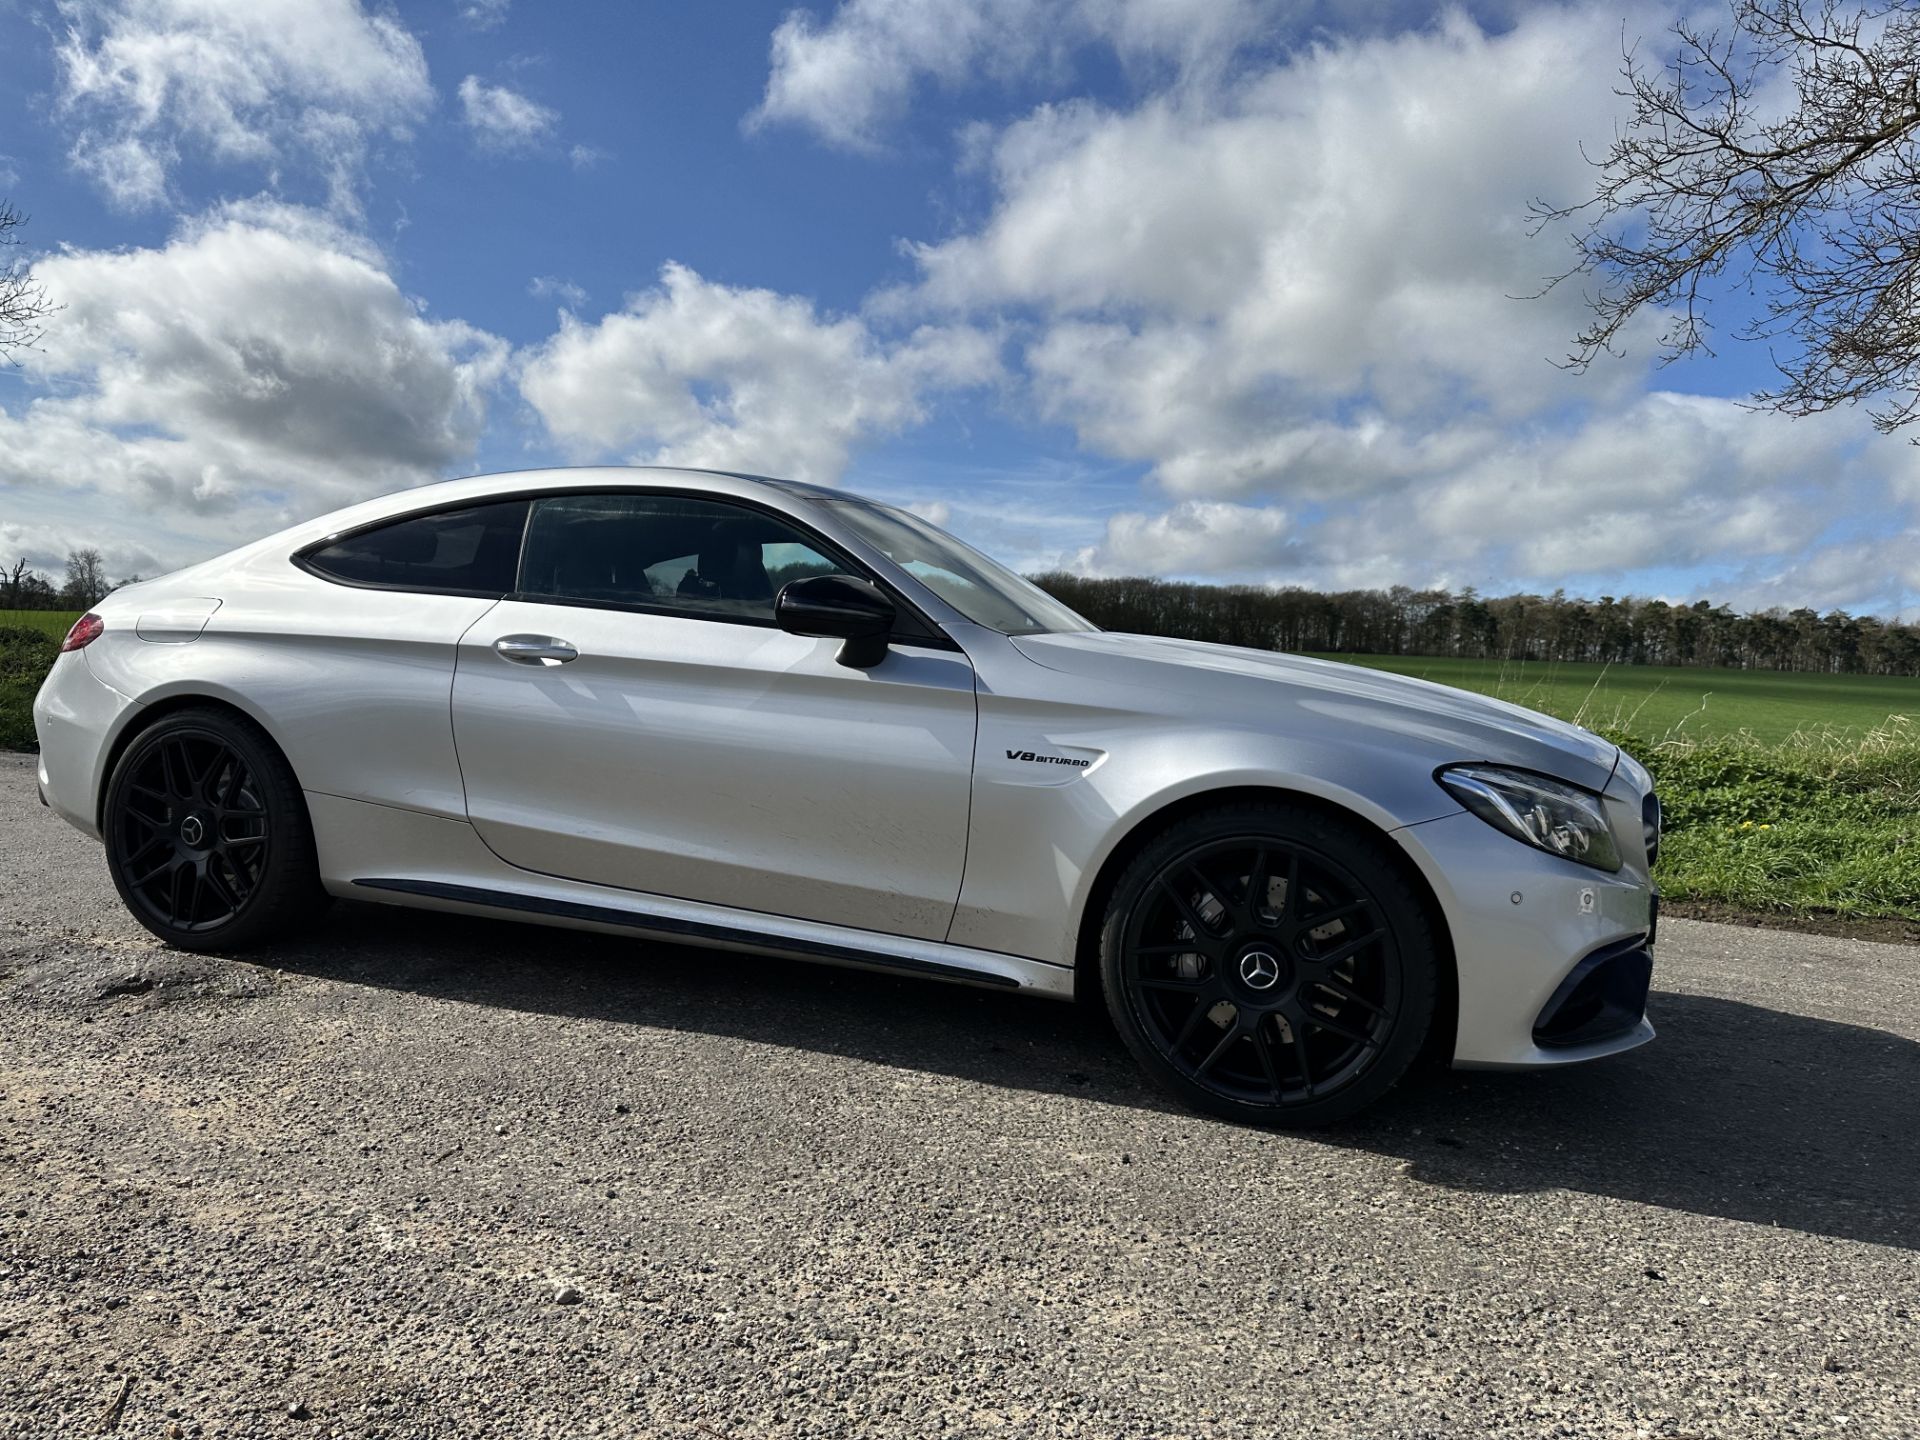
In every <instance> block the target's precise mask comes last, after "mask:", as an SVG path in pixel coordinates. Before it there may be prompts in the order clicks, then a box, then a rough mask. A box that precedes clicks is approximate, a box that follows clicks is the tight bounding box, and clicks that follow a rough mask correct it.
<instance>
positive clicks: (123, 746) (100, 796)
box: [93, 690, 312, 834]
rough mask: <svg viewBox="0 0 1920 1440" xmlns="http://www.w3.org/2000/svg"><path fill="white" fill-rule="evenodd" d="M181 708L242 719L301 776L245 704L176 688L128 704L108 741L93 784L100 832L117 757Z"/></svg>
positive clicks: (283, 748) (270, 730)
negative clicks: (125, 712)
mask: <svg viewBox="0 0 1920 1440" xmlns="http://www.w3.org/2000/svg"><path fill="white" fill-rule="evenodd" d="M182 710H224V711H226V712H227V713H229V714H231V715H234V716H237V717H238V718H239V719H242V720H245V721H246V722H247V723H248V724H250V725H252V726H253V727H254V729H256V730H258V731H259V732H260V733H261V734H262V735H263V736H264V737H265V738H266V741H267V743H268V744H270V745H272V746H273V748H274V749H275V750H276V751H278V752H279V754H280V758H281V759H282V760H284V761H286V762H287V768H288V769H289V770H292V771H293V774H294V779H295V780H296V781H297V780H298V779H299V778H300V772H299V771H298V770H297V769H295V768H294V764H293V757H292V756H291V755H289V754H287V747H286V746H285V745H283V744H281V743H280V737H279V736H277V735H275V734H274V733H273V728H272V727H271V726H269V725H268V724H267V723H266V722H265V721H264V720H262V719H261V718H260V716H258V715H256V714H254V713H253V712H252V710H250V709H249V708H248V707H247V706H245V705H241V704H238V703H236V702H235V701H233V700H231V699H228V698H227V697H225V696H222V695H215V694H209V693H207V692H205V691H198V690H181V691H176V692H174V693H171V694H167V695H162V696H160V697H159V698H157V699H154V700H149V701H143V702H142V703H140V704H139V705H137V706H132V707H129V709H128V711H127V717H126V720H125V722H124V723H123V724H122V725H121V726H120V728H119V729H118V730H117V731H116V732H115V733H114V736H113V738H112V740H111V741H110V742H109V743H108V745H107V749H106V753H105V755H104V757H103V758H102V760H101V764H100V773H99V776H98V778H97V780H96V781H95V783H94V788H93V821H94V824H95V825H96V826H98V827H100V828H101V832H102V833H103V834H104V833H105V826H106V818H107V814H106V812H107V790H108V787H109V786H110V785H111V784H112V781H113V772H114V769H115V768H116V767H117V766H118V765H119V764H120V757H121V756H122V755H124V754H126V752H127V747H128V746H129V745H131V744H133V742H134V741H135V740H137V739H139V738H140V736H141V735H143V734H145V733H146V732H147V731H149V730H151V729H152V728H153V727H154V726H155V725H157V724H159V723H160V722H161V721H162V720H164V719H166V718H167V717H168V716H169V715H177V714H178V713H179V712H180V711H182ZM303 803H304V795H303ZM308 823H309V824H311V823H312V822H311V818H309V822H308Z"/></svg>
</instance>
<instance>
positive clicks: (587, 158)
mask: <svg viewBox="0 0 1920 1440" xmlns="http://www.w3.org/2000/svg"><path fill="white" fill-rule="evenodd" d="M612 158H613V152H612V151H610V150H602V149H601V148H600V147H599V146H598V145H575V146H574V147H573V148H572V149H570V150H568V151H567V163H568V164H569V165H571V166H573V168H574V169H576V170H591V169H593V167H594V166H596V165H604V164H605V163H606V162H607V161H609V160H611V159H612Z"/></svg>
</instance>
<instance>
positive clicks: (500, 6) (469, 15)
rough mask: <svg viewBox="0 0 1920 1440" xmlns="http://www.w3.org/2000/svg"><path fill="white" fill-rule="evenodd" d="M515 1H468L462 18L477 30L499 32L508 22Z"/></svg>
mask: <svg viewBox="0 0 1920 1440" xmlns="http://www.w3.org/2000/svg"><path fill="white" fill-rule="evenodd" d="M512 8H513V0H466V3H465V4H464V5H462V6H461V7H460V18H461V19H462V20H464V21H466V22H467V24H469V25H471V26H472V27H473V28H474V29H476V30H497V29H499V28H500V27H501V26H502V25H504V24H506V22H507V12H508V11H509V10H511V9H512Z"/></svg>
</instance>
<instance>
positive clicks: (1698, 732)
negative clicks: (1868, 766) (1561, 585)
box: [1320, 655, 1920, 745]
mask: <svg viewBox="0 0 1920 1440" xmlns="http://www.w3.org/2000/svg"><path fill="white" fill-rule="evenodd" d="M1320 658H1322V659H1326V660H1341V661H1345V662H1347V663H1349V664H1353V665H1365V666H1367V667H1369V668H1371V669H1376V670H1391V671H1392V672H1393V673H1394V674H1396V675H1416V676H1418V677H1420V678H1421V679H1423V680H1434V681H1438V682H1439V683H1440V684H1442V685H1457V686H1459V687H1460V688H1461V689H1463V690H1477V691H1479V692H1480V693H1481V694H1483V695H1494V696H1497V697H1499V698H1500V699H1502V700H1509V701H1512V702H1513V703H1514V704H1515V705H1524V706H1526V707H1527V708H1528V709H1529V710H1543V711H1545V712H1546V713H1547V714H1549V715H1558V716H1559V717H1560V718H1561V719H1563V720H1577V721H1579V722H1580V723H1581V724H1582V725H1588V726H1592V727H1593V728H1595V729H1601V728H1606V729H1619V730H1630V731H1632V732H1633V733H1634V734H1635V735H1638V736H1641V737H1643V738H1645V739H1651V740H1655V741H1662V740H1669V739H1675V740H1677V739H1690V740H1706V739H1713V738H1717V737H1719V736H1723V735H1740V734H1746V735H1751V736H1752V737H1753V738H1754V739H1756V740H1758V741H1761V742H1762V743H1763V744H1769V745H1773V744H1780V743H1782V742H1784V741H1786V740H1788V739H1789V738H1790V737H1793V736H1795V735H1805V734H1808V733H1811V732H1818V731H1832V732H1836V733H1838V734H1841V735H1852V736H1862V735H1866V734H1867V733H1869V732H1870V731H1873V730H1876V729H1881V728H1884V727H1886V726H1887V725H1888V723H1889V722H1890V721H1893V717H1895V716H1904V717H1913V718H1915V719H1920V679H1904V678H1896V677H1887V676H1878V675H1797V674H1788V673H1785V672H1783V671H1778V670H1702V669H1691V668H1681V667H1678V666H1661V665H1614V666H1604V665H1559V664H1550V663H1548V662H1546V661H1520V662H1515V661H1508V662H1505V663H1503V662H1501V661H1498V660H1448V659H1435V658H1431V657H1427V656H1420V655H1325V656H1322V657H1320ZM1893 723H1894V724H1899V723H1900V722H1899V721H1893Z"/></svg>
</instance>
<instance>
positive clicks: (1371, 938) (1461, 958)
mask: <svg viewBox="0 0 1920 1440" xmlns="http://www.w3.org/2000/svg"><path fill="white" fill-rule="evenodd" d="M34 720H35V724H36V726H37V728H38V731H39V739H40V774H39V778H40V793H41V796H42V798H43V799H44V800H45V801H46V803H47V804H49V805H51V806H52V807H53V808H54V809H55V810H56V811H58V812H59V813H60V814H61V815H63V816H64V817H65V818H66V819H68V820H69V821H71V822H72V823H73V824H75V825H77V826H79V827H80V829H82V830H83V831H85V832H86V833H87V834H89V835H92V836H95V837H97V838H98V839H100V840H101V841H102V842H103V843H104V847H105V851H106V861H107V865H108V867H109V869H110V870H111V872H112V877H113V882H114V884H115V886H116V887H117V888H118V890H119V893H120V895H121V897H122V898H123V899H124V900H125V902H126V904H127V907H128V908H129V909H130V910H131V911H132V912H133V914H134V916H135V917H137V918H138V920H139V921H140V923H141V924H143V925H145V926H146V927H147V928H148V929H149V930H151V931H152V932H153V933H154V934H155V935H157V936H159V937H160V938H161V939H162V940H164V941H166V942H167V943H168V944H170V945H174V946H179V947H182V948H185V949H192V950H218V951H225V950H238V949H242V948H245V947H252V946H260V945H265V944H269V943H270V942H272V941H273V940H274V939H275V938H276V937H283V936H287V935H289V934H290V933H297V932H298V931H299V929H300V928H301V927H303V926H307V925H310V924H312V923H314V921H315V920H316V918H317V916H318V913H319V910H320V908H321V907H322V905H323V904H324V903H325V901H326V900H327V899H328V897H342V898H350V899H354V900H361V901H375V902H379V903H383V904H388V905H404V906H417V907H422V908H425V909H431V910H442V911H453V912H457V913H460V914H465V915H480V916H494V917H503V918H508V919H516V920H525V921H531V922H534V923H538V924H545V925H559V926H571V927H576V928H579V929H586V930H595V931H601V932H605V933H609V934H616V935H625V936H633V937H646V938H651V939H658V940H669V941H675V942H682V943H693V944H698V945H705V946H709V947H717V949H715V950H713V951H712V952H711V953H712V954H713V957H714V958H713V962H712V963H714V964H715V965H723V964H725V963H726V961H725V958H724V953H723V952H725V951H727V950H745V951H754V952H759V953H762V954H771V955H777V956H790V957H794V958H796V959H801V960H811V961H824V962H827V963H831V964H836V965H846V966H854V967H858V968H863V969H870V970H880V971H892V972H905V973H907V974H911V975H920V976H931V977H937V978H939V979H944V980H951V981H958V982H961V983H965V984H971V985H980V986H991V987H999V988H1003V989H1008V990H1024V991H1031V992H1033V993H1035V994H1037V995H1043V996H1053V997H1059V998H1071V997H1073V996H1076V995H1080V996H1086V997H1089V998H1096V999H1097V1000H1099V1001H1101V1002H1103V1003H1104V1005H1105V1007H1106V1009H1107V1011H1108V1013H1109V1014H1110V1015H1111V1017H1112V1019H1113V1023H1114V1025H1115V1026H1116V1027H1117V1029H1118V1031H1119V1033H1120V1036H1121V1038H1122V1039H1123V1040H1124V1042H1125V1043H1126V1045H1127V1046H1128V1047H1129V1048H1130V1049H1131V1050H1132V1052H1133V1053H1134V1054H1135V1056H1137V1057H1138V1059H1139V1061H1140V1063H1141V1064H1142V1065H1143V1066H1144V1067H1145V1068H1146V1069H1147V1070H1148V1071H1149V1072H1150V1073H1151V1074H1152V1075H1153V1076H1154V1077H1155V1078H1157V1079H1158V1080H1159V1081H1160V1082H1161V1083H1162V1084H1164V1085H1165V1086H1166V1087H1167V1088H1168V1089H1170V1090H1171V1091H1172V1092H1173V1093H1174V1094H1175V1095H1177V1096H1178V1097H1180V1098H1181V1099H1182V1100H1184V1101H1186V1102H1188V1103H1189V1104H1192V1105H1195V1106H1198V1107H1202V1108H1205V1109H1208V1110H1211V1111H1214V1112H1217V1113H1220V1114H1224V1115H1227V1116H1230V1117H1233V1118H1236V1119H1240V1120H1246V1121H1253V1122H1258V1123H1265V1124H1282V1125H1287V1124H1315V1123H1324V1122H1327V1121H1330V1120H1334V1119H1338V1118H1340V1117H1343V1116H1345V1115H1348V1114H1351V1113H1352V1112H1353V1111H1355V1110H1356V1109H1358V1108H1359V1107H1361V1106H1362V1105H1365V1104H1366V1103H1368V1102H1369V1101H1371V1100H1373V1099H1375V1098H1377V1097H1378V1096H1379V1095H1380V1094H1381V1093H1382V1092H1384V1091H1385V1090H1386V1089H1387V1088H1388V1087H1389V1086H1391V1085H1392V1084H1394V1083H1395V1081H1396V1080H1398V1079H1399V1078H1400V1077H1401V1076H1402V1075H1403V1074H1404V1073H1405V1072H1406V1071H1407V1069H1408V1068H1409V1066H1410V1065H1412V1064H1413V1063H1414V1062H1415V1061H1416V1060H1417V1059H1418V1058H1420V1057H1421V1056H1422V1055H1423V1053H1425V1054H1430V1055H1436V1056H1438V1057H1440V1058H1443V1059H1444V1060H1446V1061H1449V1062H1451V1063H1452V1064H1454V1065H1457V1066H1466V1067H1491V1068H1525V1067H1537V1066H1551V1065H1563V1064H1567V1063H1571V1062H1575V1061H1582V1060H1589V1059H1593V1058H1596V1057H1599V1056H1604V1055H1610V1054H1613V1053H1615V1052H1618V1051H1622V1050H1626V1049H1629V1048H1631V1047H1633V1046H1636V1045H1639V1044H1641V1043H1642V1042H1644V1041H1646V1040H1648V1039H1650V1038H1652V1035H1653V1030H1652V1028H1651V1027H1650V1026H1649V1025H1648V1023H1647V1021H1646V1019H1645V1015H1644V1011H1645V1006H1646V997H1647V990H1648V983H1649V978H1650V975H1651V971H1652V963H1653V962H1652V944H1653V939H1654V929H1655V915H1656V900H1655V891H1654V888H1653V884H1652V882H1651V878H1650V871H1651V868H1652V865H1653V861H1654V858H1655V854H1656V851H1657V848H1658V844H1659V806H1658V803H1657V801H1656V800H1655V798H1654V795H1653V791H1652V788H1651V785H1650V782H1649V779H1648V776H1647V772H1646V771H1645V770H1644V769H1643V768H1642V767H1641V766H1640V765H1639V764H1637V763H1636V762H1635V761H1634V760H1633V759H1632V758H1631V757H1629V756H1627V755H1625V754H1623V753H1621V751H1620V750H1618V749H1617V748H1616V747H1615V746H1613V745H1611V744H1609V743H1608V742H1607V741H1605V740H1603V739H1601V738H1600V737H1598V736H1596V735H1593V734H1590V733H1588V732H1587V731H1585V730H1581V729H1578V728H1576V727H1574V726H1572V725H1567V724H1563V723H1561V722H1559V721H1557V720H1553V719H1549V718H1548V717H1546V716H1543V715H1537V714H1533V713H1531V712H1528V711H1525V710H1521V709H1518V708H1516V707H1514V706H1511V705H1506V704H1502V703H1500V702H1498V701H1495V700H1490V699H1485V698H1482V697H1479V696H1475V695H1469V694H1466V693H1464V692H1462V691H1459V690H1454V689H1449V688H1446V687H1443V686H1439V685H1431V684H1426V683H1424V682H1421V681H1418V680H1411V679H1404V678H1400V677H1396V676H1392V675H1386V674H1380V673H1376V672H1372V671H1368V670H1363V669H1358V668H1355V667H1351V666H1346V665H1341V664H1336V663H1331V662H1322V661H1315V660H1307V659H1301V658H1297V657H1294V656H1289V655H1283V654H1276V653H1272V652H1269V651H1263V650H1249V649H1236V648H1232V647H1228V646H1222V645H1208V644H1199V643H1192V642H1186V641H1178V640H1169V639H1158V638H1153V637H1148V636H1142V635H1121V634H1111V633H1107V632H1104V631H1101V630H1100V629H1098V628H1097V627H1095V626H1094V625H1091V624H1089V623H1088V622H1087V621H1086V620H1084V619H1082V618H1081V617H1080V616H1079V615H1076V614H1074V613H1073V612H1072V611H1071V610H1069V609H1068V608H1067V607H1066V606H1064V605H1062V604H1061V603H1060V602H1058V601H1057V600H1054V599H1052V598H1050V597H1049V596H1048V595H1047V594H1046V593H1044V592H1043V591H1041V590H1040V589H1038V588H1037V587H1036V586H1034V585H1032V584H1030V583H1029V582H1027V581H1026V580H1023V579H1021V578H1020V577H1019V576H1017V575H1015V574H1013V573H1012V572H1010V571H1009V570H1007V569H1005V568H1004V567H1002V566H1000V565H998V564H996V563H995V562H994V561H992V560H990V559H988V558H986V557H985V556H983V555H981V554H979V553H977V552H976V551H974V550H972V549H970V548H969V547H967V546H966V545H964V544H962V543H961V542H960V541H958V540H956V539H954V538H953V537H952V536H950V535H948V534H945V533H944V532H942V531H941V530H939V529H938V528H936V527H935V526H933V525H931V524H929V523H928V522H927V521H925V520H923V519H921V518H919V517H918V516H916V515H913V514H911V513H909V512H907V511H905V510H901V509H896V508H893V507H890V506H887V505H883V504H878V503H875V502H873V501H869V500H864V499H860V498H857V497H855V496H852V495H849V494H845V493H842V492H837V491H832V490H825V489H820V488H816V487H813V486H809V485H801V484H793V483H788V482H784V481H780V480H769V479H762V478H756V477H752V476H746V475H732V474H716V473H709V472H701V471H691V470H671V469H568V470H548V471H540V472H536V473H528V474H518V475H500V476H490V477H484V478H478V479H466V480H456V481H451V482H448V483H445V484H439V485H432V486H428V487H425V488H422V489H416V490H409V491H405V492H403V493H400V494H396V495H390V496H387V497H385V498H383V499H378V500H372V501H368V502H367V503H365V504H361V505H356V506H353V507H351V508H349V509H346V510H341V511H339V512H337V513H335V514H332V515H327V516H324V517H322V518H320V519H317V520H313V521H310V522H308V523H306V524H303V525H296V526H294V527H293V528H292V529H289V530H285V531H282V532H281V533H279V534H277V535H273V536H270V537H269V538H267V539H264V540H260V541H257V542H255V543H253V544H250V545H246V546H243V547H242V548H240V549H238V550H234V551H232V552H230V553H228V554H226V555H222V556H220V557H218V558H217V559H213V560H209V561H207V562H206V563H204V564H201V565H196V566H193V567H191V568H190V569H186V570H182V571H179V572H177V573H175V574H172V575H168V576H165V577H163V578H161V579H158V580H150V581H146V582H144V583H141V584H136V585H130V586H127V587H126V588H124V589H122V590H119V591H116V592H115V593H114V594H112V595H111V596H109V597H108V598H107V599H106V600H104V601H103V602H101V604H100V605H99V606H97V607H96V608H95V610H94V611H93V612H92V613H90V614H88V615H87V616H85V617H84V618H83V619H81V620H80V621H79V622H78V623H77V624H75V625H74V627H73V630H72V632H71V633H70V634H69V635H68V636H67V639H66V641H65V643H64V646H63V648H62V653H61V655H60V656H59V658H58V660H57V661H56V662H55V664H54V666H53V670H52V673H51V674H50V675H49V676H48V677H47V680H46V684H45V685H44V687H43V688H42V689H41V691H40V694H39V697H38V699H37V701H36V703H35V707H34ZM499 933H502V934H504V933H506V932H499ZM502 943H507V944H510V943H512V942H511V940H510V939H509V940H504V941H503V942H502Z"/></svg>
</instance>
